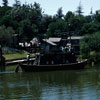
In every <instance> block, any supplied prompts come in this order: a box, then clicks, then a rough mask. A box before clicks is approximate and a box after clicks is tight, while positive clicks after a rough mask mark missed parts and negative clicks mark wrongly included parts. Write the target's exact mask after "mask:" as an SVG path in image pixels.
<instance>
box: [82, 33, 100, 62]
mask: <svg viewBox="0 0 100 100" xmlns="http://www.w3.org/2000/svg"><path fill="white" fill-rule="evenodd" d="M80 53H81V55H82V57H84V58H88V59H89V61H90V62H91V61H94V62H95V63H98V62H100V32H97V33H94V34H92V35H86V36H85V37H84V38H83V39H82V40H81V42H80Z"/></svg>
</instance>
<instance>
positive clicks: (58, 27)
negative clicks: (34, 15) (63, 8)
mask: <svg viewBox="0 0 100 100" xmlns="http://www.w3.org/2000/svg"><path fill="white" fill-rule="evenodd" d="M66 28H67V23H66V22H65V21H64V20H62V19H58V20H57V21H56V22H52V23H51V24H49V26H48V32H47V37H50V36H55V35H56V34H57V33H62V32H65V31H66V30H67V29H66Z"/></svg>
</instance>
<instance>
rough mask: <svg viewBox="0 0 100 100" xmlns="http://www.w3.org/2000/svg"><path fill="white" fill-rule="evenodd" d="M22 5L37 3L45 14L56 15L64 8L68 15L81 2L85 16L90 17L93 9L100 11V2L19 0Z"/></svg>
mask: <svg viewBox="0 0 100 100" xmlns="http://www.w3.org/2000/svg"><path fill="white" fill-rule="evenodd" d="M19 1H21V4H23V3H24V4H25V2H26V3H27V4H30V3H33V4H34V2H37V3H39V4H40V7H41V8H42V10H43V11H44V13H45V14H48V15H55V14H56V13H57V10H58V8H60V7H62V10H63V14H66V13H67V12H68V11H72V12H75V11H76V9H77V7H78V6H79V3H80V1H81V5H82V7H83V12H84V15H89V13H90V10H91V8H92V9H93V13H95V11H96V10H100V0H19ZM8 2H9V5H10V6H11V5H12V4H14V2H15V0H8ZM1 4H2V0H0V5H1Z"/></svg>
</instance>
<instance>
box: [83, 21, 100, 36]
mask: <svg viewBox="0 0 100 100" xmlns="http://www.w3.org/2000/svg"><path fill="white" fill-rule="evenodd" d="M97 31H100V24H99V23H95V22H94V23H85V24H84V25H83V27H82V34H84V33H85V34H92V33H94V32H97Z"/></svg>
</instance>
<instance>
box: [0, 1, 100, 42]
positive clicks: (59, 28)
mask: <svg viewBox="0 0 100 100" xmlns="http://www.w3.org/2000/svg"><path fill="white" fill-rule="evenodd" d="M76 12H77V13H76ZM76 12H72V11H68V12H66V14H65V15H64V14H63V9H62V7H60V8H58V10H57V13H56V14H55V15H53V16H51V15H47V14H45V13H44V12H43V10H42V8H41V6H40V4H39V3H36V2H34V4H26V3H25V4H21V1H20V0H15V3H14V4H13V6H12V7H11V6H8V1H7V0H3V6H0V27H2V26H5V28H6V29H7V28H8V27H11V28H12V29H13V30H14V34H18V35H19V37H20V41H29V40H31V39H32V38H33V37H35V36H39V35H40V34H41V35H43V36H44V35H46V36H47V37H49V36H56V35H57V34H59V33H62V34H63V32H68V31H69V28H70V31H73V33H74V35H85V34H93V33H94V32H98V31H100V11H99V10H98V11H96V12H95V13H94V14H93V13H91V15H87V16H84V15H83V7H82V5H81V3H80V4H79V6H78V7H77V9H76ZM69 24H70V27H68V25H69ZM77 31H78V34H77ZM0 34H1V33H0ZM4 34H5V33H4Z"/></svg>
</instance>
